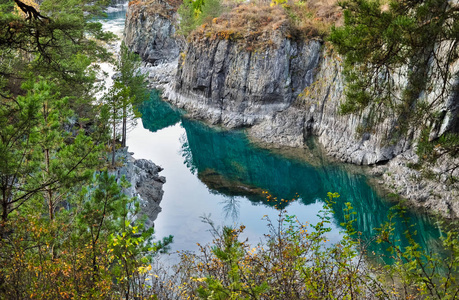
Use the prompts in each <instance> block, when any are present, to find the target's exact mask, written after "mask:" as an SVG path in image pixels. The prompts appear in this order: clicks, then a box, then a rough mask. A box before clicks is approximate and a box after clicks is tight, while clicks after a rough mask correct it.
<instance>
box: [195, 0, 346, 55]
mask: <svg viewBox="0 0 459 300" xmlns="http://www.w3.org/2000/svg"><path fill="white" fill-rule="evenodd" d="M328 1H329V2H328V3H327V2H324V0H312V1H309V2H307V3H306V2H302V1H290V2H289V3H288V4H284V5H274V6H273V5H270V2H267V1H252V2H250V3H247V4H239V5H236V6H235V7H234V8H233V9H232V10H231V11H230V12H227V13H224V14H222V15H221V16H220V17H218V18H215V19H213V20H212V21H211V22H207V23H205V24H203V25H202V26H201V27H199V28H198V29H197V30H195V32H194V33H193V34H192V36H191V38H192V39H200V38H202V37H208V38H218V39H227V40H239V41H241V44H244V45H245V47H246V48H247V50H249V51H250V50H254V49H257V48H259V47H260V46H271V45H275V44H276V41H275V40H276V38H275V37H276V35H277V36H281V37H287V38H290V39H301V40H307V39H312V38H322V37H324V36H326V35H327V34H328V32H329V30H330V28H331V26H332V25H333V24H335V23H338V21H339V20H340V19H341V11H340V9H339V7H338V6H337V5H336V0H328Z"/></svg>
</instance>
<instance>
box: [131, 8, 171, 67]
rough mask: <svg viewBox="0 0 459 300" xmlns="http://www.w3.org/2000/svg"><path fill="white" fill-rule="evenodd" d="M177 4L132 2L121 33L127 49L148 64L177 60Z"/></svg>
mask: <svg viewBox="0 0 459 300" xmlns="http://www.w3.org/2000/svg"><path fill="white" fill-rule="evenodd" d="M179 4H180V3H178V2H174V1H162V0H153V1H152V0H148V1H131V2H130V3H129V6H128V10H127V12H126V26H125V29H124V42H125V44H126V46H127V47H128V48H129V49H130V50H131V51H133V52H135V53H137V54H139V55H140V57H141V58H142V60H144V61H145V62H149V63H151V64H155V65H157V64H161V63H164V62H170V61H173V60H174V59H176V58H177V56H178V55H179V51H180V49H179V42H178V41H177V40H176V39H175V26H174V23H175V21H176V18H177V14H176V11H177V8H178V5H179Z"/></svg>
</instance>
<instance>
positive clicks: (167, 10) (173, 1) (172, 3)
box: [129, 0, 183, 19]
mask: <svg viewBox="0 0 459 300" xmlns="http://www.w3.org/2000/svg"><path fill="white" fill-rule="evenodd" d="M182 2H183V1H182V0H143V1H142V0H134V1H129V7H130V8H131V11H132V13H131V16H132V17H133V18H137V17H138V16H139V14H140V13H141V12H142V11H144V12H145V13H146V14H147V15H154V14H158V15H160V16H162V17H164V18H167V19H169V18H172V16H173V14H174V13H175V12H177V9H178V8H179V6H180V4H182Z"/></svg>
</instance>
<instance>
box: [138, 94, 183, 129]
mask: <svg viewBox="0 0 459 300" xmlns="http://www.w3.org/2000/svg"><path fill="white" fill-rule="evenodd" d="M138 109H139V112H140V113H141V114H142V122H143V127H144V128H145V129H148V130H150V131H151V132H156V131H158V130H160V129H163V128H166V127H169V126H172V125H175V124H177V123H178V122H179V121H180V112H179V111H178V110H176V109H173V108H172V107H171V106H170V105H169V104H168V103H166V102H164V101H161V98H160V93H159V91H156V90H153V91H152V92H151V93H150V100H148V101H145V102H144V103H142V104H141V105H140V106H139V107H138Z"/></svg>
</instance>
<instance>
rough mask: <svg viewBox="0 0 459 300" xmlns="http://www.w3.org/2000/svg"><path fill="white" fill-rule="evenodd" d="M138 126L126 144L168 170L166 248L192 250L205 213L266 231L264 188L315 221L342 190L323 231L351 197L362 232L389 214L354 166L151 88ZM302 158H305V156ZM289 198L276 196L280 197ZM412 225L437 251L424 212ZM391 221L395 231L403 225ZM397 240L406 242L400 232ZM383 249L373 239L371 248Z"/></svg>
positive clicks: (253, 231)
mask: <svg viewBox="0 0 459 300" xmlns="http://www.w3.org/2000/svg"><path fill="white" fill-rule="evenodd" d="M124 17H125V11H119V12H113V13H109V14H108V18H107V19H106V20H104V22H103V25H104V28H106V29H107V30H111V31H113V32H115V33H117V34H119V35H120V34H121V32H122V29H123V26H124ZM140 110H141V112H142V113H143V116H142V119H141V120H140V121H139V123H138V125H137V126H136V127H135V128H134V129H133V130H132V131H131V132H130V133H129V134H128V140H127V143H128V145H129V151H132V152H134V157H135V158H146V159H151V160H152V161H153V162H155V163H156V164H158V165H160V166H162V167H163V168H164V171H163V172H162V173H161V175H163V176H165V177H166V180H167V182H166V184H165V185H164V187H163V188H164V197H163V200H162V202H161V207H162V212H161V213H160V214H159V216H158V219H157V220H156V221H155V231H156V236H157V237H158V238H161V237H163V236H167V235H169V234H172V235H174V244H173V246H172V250H192V251H193V250H198V247H197V245H196V243H201V244H205V243H209V242H211V239H212V237H211V235H210V233H209V232H208V230H209V225H208V224H205V223H203V222H201V217H202V216H210V217H211V219H212V220H213V221H214V222H215V223H216V224H217V225H237V224H244V225H245V226H246V229H245V236H246V237H248V238H249V240H250V241H251V242H252V243H257V242H258V241H259V240H260V239H261V238H262V237H263V234H265V233H266V232H267V227H266V225H267V223H266V221H265V220H262V217H263V216H265V215H267V216H269V218H270V219H271V220H276V218H277V215H278V210H276V208H274V203H273V201H272V200H271V201H268V200H267V199H266V197H265V196H266V195H265V194H263V191H267V192H268V193H270V194H272V195H273V196H274V197H277V199H278V200H279V201H277V203H276V205H278V206H279V207H281V208H284V209H286V210H287V213H288V214H291V215H296V216H297V217H298V218H299V219H300V220H301V221H302V222H309V223H310V224H315V223H316V222H318V221H319V218H318V217H317V214H318V213H319V211H320V210H321V209H322V206H323V204H324V201H323V199H324V198H326V195H327V192H338V193H339V194H341V197H340V198H339V200H338V201H337V203H336V205H335V206H334V211H335V213H334V215H333V218H332V220H331V221H332V222H331V224H330V227H331V228H332V231H331V232H330V233H329V235H328V238H329V239H330V243H333V242H337V241H339V239H340V238H341V236H342V234H341V231H342V227H341V226H340V223H341V222H343V220H344V214H343V207H344V203H345V202H351V203H352V206H353V207H354V209H355V211H356V212H357V216H358V218H357V221H356V223H355V227H356V229H357V230H358V231H361V232H362V235H363V237H364V238H367V239H369V238H371V237H372V236H374V233H375V230H374V228H375V227H379V226H380V224H382V223H384V222H385V221H386V220H387V214H388V212H389V209H390V207H391V206H392V204H391V203H389V202H387V201H385V200H384V199H383V198H381V197H380V196H379V195H378V194H377V193H376V191H375V190H374V189H372V188H371V187H370V185H369V184H368V182H367V178H366V177H365V176H364V175H362V174H359V173H358V172H356V171H355V169H356V168H355V167H352V166H349V165H344V164H333V163H329V162H327V159H325V158H324V157H322V156H321V155H320V153H319V152H318V151H312V153H309V152H306V151H304V153H300V154H302V155H300V156H298V155H296V154H295V155H288V156H286V155H281V154H279V153H277V152H273V151H269V150H266V149H262V148H260V147H257V146H256V145H254V144H251V143H250V142H249V141H248V139H247V137H246V136H245V134H244V132H243V131H227V130H223V129H221V128H215V127H209V126H206V125H204V124H202V123H200V122H197V121H192V120H189V119H187V118H184V117H183V116H182V115H181V113H180V112H178V111H177V110H174V109H172V108H171V107H170V106H169V104H167V103H165V102H163V101H161V99H160V98H159V94H158V93H157V92H155V91H153V92H152V94H151V98H150V100H149V101H147V102H146V103H144V104H143V105H142V107H141V108H140ZM305 157H306V159H305ZM293 198H295V199H296V200H295V201H280V200H281V199H286V200H291V199H293ZM409 216H410V217H411V222H410V224H416V225H415V229H416V230H417V232H418V235H417V236H416V240H417V241H418V242H419V243H420V244H421V245H422V246H423V247H424V248H426V249H429V250H432V251H436V249H437V243H438V237H439V232H438V230H437V229H436V228H435V227H434V226H432V225H431V224H430V223H429V220H428V218H427V217H425V216H423V215H419V214H414V213H410V214H409ZM406 226H407V225H405V224H402V222H398V223H397V227H396V231H395V235H396V236H397V237H399V238H401V237H402V236H403V232H404V231H405V230H406ZM401 243H405V242H404V241H403V239H402V238H401ZM370 250H373V251H375V252H376V253H380V254H382V253H383V252H384V250H383V249H381V248H380V247H378V246H375V247H373V248H372V249H370Z"/></svg>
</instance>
